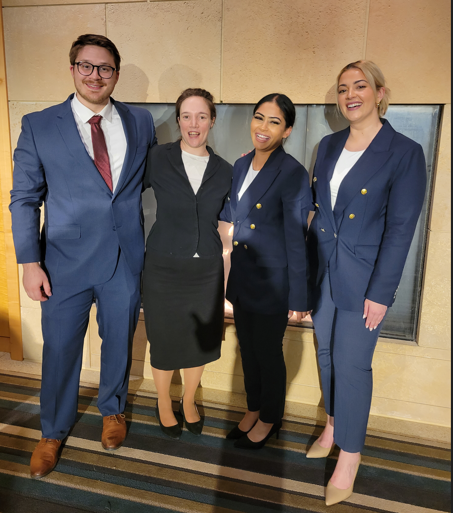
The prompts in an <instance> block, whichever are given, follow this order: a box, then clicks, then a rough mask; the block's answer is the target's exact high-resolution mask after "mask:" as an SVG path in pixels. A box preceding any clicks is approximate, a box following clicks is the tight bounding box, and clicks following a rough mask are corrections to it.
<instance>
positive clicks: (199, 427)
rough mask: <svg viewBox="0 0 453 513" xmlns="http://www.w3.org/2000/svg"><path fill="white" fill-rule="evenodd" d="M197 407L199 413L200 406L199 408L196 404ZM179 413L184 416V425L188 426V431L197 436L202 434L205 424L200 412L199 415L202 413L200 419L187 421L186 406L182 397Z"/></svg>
mask: <svg viewBox="0 0 453 513" xmlns="http://www.w3.org/2000/svg"><path fill="white" fill-rule="evenodd" d="M195 409H196V410H197V413H198V408H197V405H196V404H195ZM179 413H180V414H181V415H182V418H183V419H184V425H185V426H186V428H187V431H189V432H190V433H192V434H193V435H195V436H200V435H201V433H202V431H203V425H204V421H203V419H202V418H201V415H200V414H199V413H198V415H200V420H199V421H197V422H187V419H186V416H185V415H184V406H183V400H182V399H181V402H180V403H179Z"/></svg>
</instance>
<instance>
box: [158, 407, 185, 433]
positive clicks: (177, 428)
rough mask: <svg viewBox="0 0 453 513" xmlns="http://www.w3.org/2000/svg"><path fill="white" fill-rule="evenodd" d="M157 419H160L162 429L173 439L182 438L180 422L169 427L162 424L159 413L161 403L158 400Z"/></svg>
mask: <svg viewBox="0 0 453 513" xmlns="http://www.w3.org/2000/svg"><path fill="white" fill-rule="evenodd" d="M156 419H157V420H158V421H159V426H160V429H161V430H162V432H163V433H164V434H166V435H167V436H169V437H170V438H173V440H179V439H180V438H181V435H182V429H181V426H180V425H179V424H176V425H175V426H169V427H167V426H164V425H163V424H162V421H161V420H160V415H159V403H158V402H157V401H156Z"/></svg>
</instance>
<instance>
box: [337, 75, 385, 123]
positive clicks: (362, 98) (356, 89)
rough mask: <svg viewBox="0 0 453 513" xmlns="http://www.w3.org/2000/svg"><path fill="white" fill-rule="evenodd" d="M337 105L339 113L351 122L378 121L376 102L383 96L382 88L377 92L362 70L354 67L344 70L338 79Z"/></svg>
mask: <svg viewBox="0 0 453 513" xmlns="http://www.w3.org/2000/svg"><path fill="white" fill-rule="evenodd" d="M337 92H338V105H339V107H340V110H341V113H342V114H343V116H344V117H345V118H346V119H347V120H348V121H349V122H350V123H351V124H359V123H368V122H370V123H374V122H377V121H379V113H378V109H377V108H376V104H377V103H379V101H380V100H381V99H382V97H383V96H384V92H385V90H384V88H381V89H380V90H379V91H377V93H375V92H374V90H373V88H372V87H371V85H370V84H369V82H368V81H367V79H366V77H365V75H364V74H363V72H362V71H361V70H359V69H356V68H351V69H348V70H347V71H345V72H344V73H343V74H342V75H341V77H340V80H339V81H338V90H337Z"/></svg>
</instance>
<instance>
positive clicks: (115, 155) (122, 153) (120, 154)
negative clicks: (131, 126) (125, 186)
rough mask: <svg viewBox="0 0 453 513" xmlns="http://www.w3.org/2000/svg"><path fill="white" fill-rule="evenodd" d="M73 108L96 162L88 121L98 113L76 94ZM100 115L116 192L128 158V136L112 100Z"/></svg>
mask: <svg viewBox="0 0 453 513" xmlns="http://www.w3.org/2000/svg"><path fill="white" fill-rule="evenodd" d="M71 107H72V112H73V114H74V119H75V122H76V125H77V129H78V131H79V134H80V138H81V139H82V142H83V144H84V146H85V148H86V150H87V152H88V155H89V156H90V157H91V158H92V159H93V160H94V152H93V142H92V140H91V125H90V124H89V123H88V121H89V120H90V119H91V118H92V117H93V116H95V115H96V113H95V112H93V111H92V110H91V109H89V108H88V107H85V105H83V104H82V103H80V101H79V99H78V98H77V94H75V95H74V98H73V99H72V102H71ZM98 115H99V116H102V120H101V128H102V131H103V132H104V137H105V143H106V146H107V152H108V154H109V160H110V171H111V173H112V182H113V190H115V188H116V186H117V184H118V180H119V178H120V174H121V171H122V169H123V164H124V158H125V157H126V150H127V141H126V134H125V133H124V128H123V123H122V122H121V118H120V115H119V114H118V111H117V110H116V107H115V106H114V105H113V103H112V102H111V101H110V100H109V103H108V104H107V105H106V106H105V107H104V108H103V109H102V110H101V112H99V113H98Z"/></svg>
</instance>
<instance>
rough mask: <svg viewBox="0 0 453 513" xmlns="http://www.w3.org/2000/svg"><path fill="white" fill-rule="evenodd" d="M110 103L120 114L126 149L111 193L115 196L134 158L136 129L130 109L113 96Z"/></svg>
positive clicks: (124, 181)
mask: <svg viewBox="0 0 453 513" xmlns="http://www.w3.org/2000/svg"><path fill="white" fill-rule="evenodd" d="M111 101H112V103H113V104H114V105H115V107H116V110H117V111H118V114H119V115H120V118H121V122H122V123H123V129H124V134H125V136H126V142H127V149H126V155H125V157H124V162H123V168H122V169H121V173H120V177H119V179H118V184H117V186H116V188H115V191H114V193H113V195H114V196H117V195H118V194H119V192H120V191H121V189H122V188H123V187H124V185H125V183H126V179H127V176H128V175H129V171H130V169H131V166H132V162H133V161H134V158H135V153H136V151H137V131H136V126H135V119H134V117H133V116H132V114H131V112H130V110H129V109H128V108H127V107H126V105H124V104H123V103H120V102H115V100H113V98H111Z"/></svg>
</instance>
